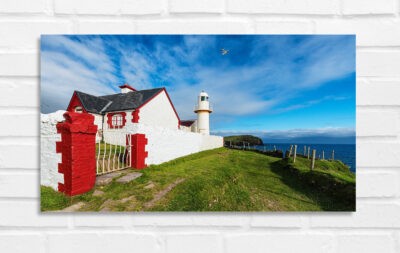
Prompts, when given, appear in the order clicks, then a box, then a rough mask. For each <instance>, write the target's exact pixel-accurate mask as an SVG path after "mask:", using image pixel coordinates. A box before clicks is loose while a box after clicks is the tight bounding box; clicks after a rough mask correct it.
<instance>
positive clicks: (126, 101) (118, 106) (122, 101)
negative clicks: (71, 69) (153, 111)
mask: <svg viewBox="0 0 400 253" xmlns="http://www.w3.org/2000/svg"><path fill="white" fill-rule="evenodd" d="M163 89H164V88H156V89H150V90H140V91H131V92H127V93H118V94H113V95H106V96H94V95H90V94H87V93H83V92H81V91H76V95H77V96H78V98H79V100H80V101H81V103H82V105H83V107H84V108H85V110H86V111H87V112H91V113H97V114H102V113H105V112H113V111H124V110H133V109H136V108H138V107H140V106H141V105H143V104H145V103H146V102H148V101H149V100H150V99H151V98H152V97H154V96H155V95H156V94H158V93H159V92H161V91H162V90H163Z"/></svg>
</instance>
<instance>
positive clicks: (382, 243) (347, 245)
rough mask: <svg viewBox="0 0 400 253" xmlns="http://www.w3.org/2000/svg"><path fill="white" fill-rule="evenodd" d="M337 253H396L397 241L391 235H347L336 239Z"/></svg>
mask: <svg viewBox="0 0 400 253" xmlns="http://www.w3.org/2000/svg"><path fill="white" fill-rule="evenodd" d="M336 241H337V252H340V253H346V252H348V253H354V252H385V253H391V252H393V253H394V252H396V250H395V241H394V238H393V237H392V235H390V234H346V235H340V236H337V238H336Z"/></svg>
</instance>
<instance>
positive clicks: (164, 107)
mask: <svg viewBox="0 0 400 253" xmlns="http://www.w3.org/2000/svg"><path fill="white" fill-rule="evenodd" d="M139 117H140V118H139V123H141V124H145V125H150V126H157V127H165V128H170V129H177V128H178V124H179V120H178V118H177V117H176V114H175V111H174V109H173V107H172V105H171V103H170V102H169V99H168V97H167V94H166V93H165V91H162V92H161V93H160V94H158V95H157V96H155V97H154V98H153V99H152V100H150V102H148V103H147V104H145V105H144V106H143V107H142V108H140V113H139Z"/></svg>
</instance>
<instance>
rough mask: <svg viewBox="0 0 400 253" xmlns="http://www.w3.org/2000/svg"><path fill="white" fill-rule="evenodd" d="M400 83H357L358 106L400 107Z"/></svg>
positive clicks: (363, 81)
mask: <svg viewBox="0 0 400 253" xmlns="http://www.w3.org/2000/svg"><path fill="white" fill-rule="evenodd" d="M398 94H400V80H399V81H368V80H359V81H358V83H357V105H396V106H397V105H400V99H399V97H398Z"/></svg>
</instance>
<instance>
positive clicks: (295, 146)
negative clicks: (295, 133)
mask: <svg viewBox="0 0 400 253" xmlns="http://www.w3.org/2000/svg"><path fill="white" fill-rule="evenodd" d="M296 153H297V145H294V153H293V163H295V162H296Z"/></svg>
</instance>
